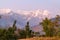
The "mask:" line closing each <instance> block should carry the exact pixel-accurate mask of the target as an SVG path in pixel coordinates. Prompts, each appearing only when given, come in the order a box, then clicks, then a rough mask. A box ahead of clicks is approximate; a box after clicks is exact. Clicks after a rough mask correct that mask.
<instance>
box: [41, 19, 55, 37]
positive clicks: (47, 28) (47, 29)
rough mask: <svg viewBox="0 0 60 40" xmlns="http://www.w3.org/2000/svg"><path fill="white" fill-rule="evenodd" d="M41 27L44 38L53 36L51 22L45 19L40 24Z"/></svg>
mask: <svg viewBox="0 0 60 40" xmlns="http://www.w3.org/2000/svg"><path fill="white" fill-rule="evenodd" d="M41 25H42V26H43V29H44V31H45V33H46V36H53V35H54V34H53V33H54V30H53V29H54V25H53V24H52V22H51V20H49V19H48V18H45V20H43V22H42V23H41Z"/></svg>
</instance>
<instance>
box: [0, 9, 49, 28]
mask: <svg viewBox="0 0 60 40" xmlns="http://www.w3.org/2000/svg"><path fill="white" fill-rule="evenodd" d="M49 15H50V12H49V11H48V10H40V9H38V10H32V11H25V10H16V11H13V10H11V9H0V16H1V18H0V26H6V27H7V26H12V24H13V22H14V20H17V24H16V25H17V27H20V28H21V27H24V26H25V24H26V22H27V21H29V22H30V26H34V25H38V24H39V22H40V21H42V19H44V18H45V17H49Z"/></svg>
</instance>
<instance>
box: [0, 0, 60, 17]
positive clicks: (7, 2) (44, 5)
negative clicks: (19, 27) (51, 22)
mask: <svg viewBox="0 0 60 40" xmlns="http://www.w3.org/2000/svg"><path fill="white" fill-rule="evenodd" d="M2 8H10V9H12V10H37V9H40V10H48V11H49V12H50V14H51V16H52V17H54V16H55V15H57V14H60V0H0V9H2Z"/></svg>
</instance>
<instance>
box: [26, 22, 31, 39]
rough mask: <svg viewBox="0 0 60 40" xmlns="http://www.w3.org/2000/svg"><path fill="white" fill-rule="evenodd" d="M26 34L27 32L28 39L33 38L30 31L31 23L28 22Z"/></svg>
mask: <svg viewBox="0 0 60 40" xmlns="http://www.w3.org/2000/svg"><path fill="white" fill-rule="evenodd" d="M25 32H26V38H29V37H31V30H30V26H29V22H27V25H26V26H25Z"/></svg>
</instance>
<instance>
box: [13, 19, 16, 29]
mask: <svg viewBox="0 0 60 40" xmlns="http://www.w3.org/2000/svg"><path fill="white" fill-rule="evenodd" d="M16 22H17V21H16V20H15V21H14V23H13V26H12V27H13V29H14V30H16V29H17V27H16Z"/></svg>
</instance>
